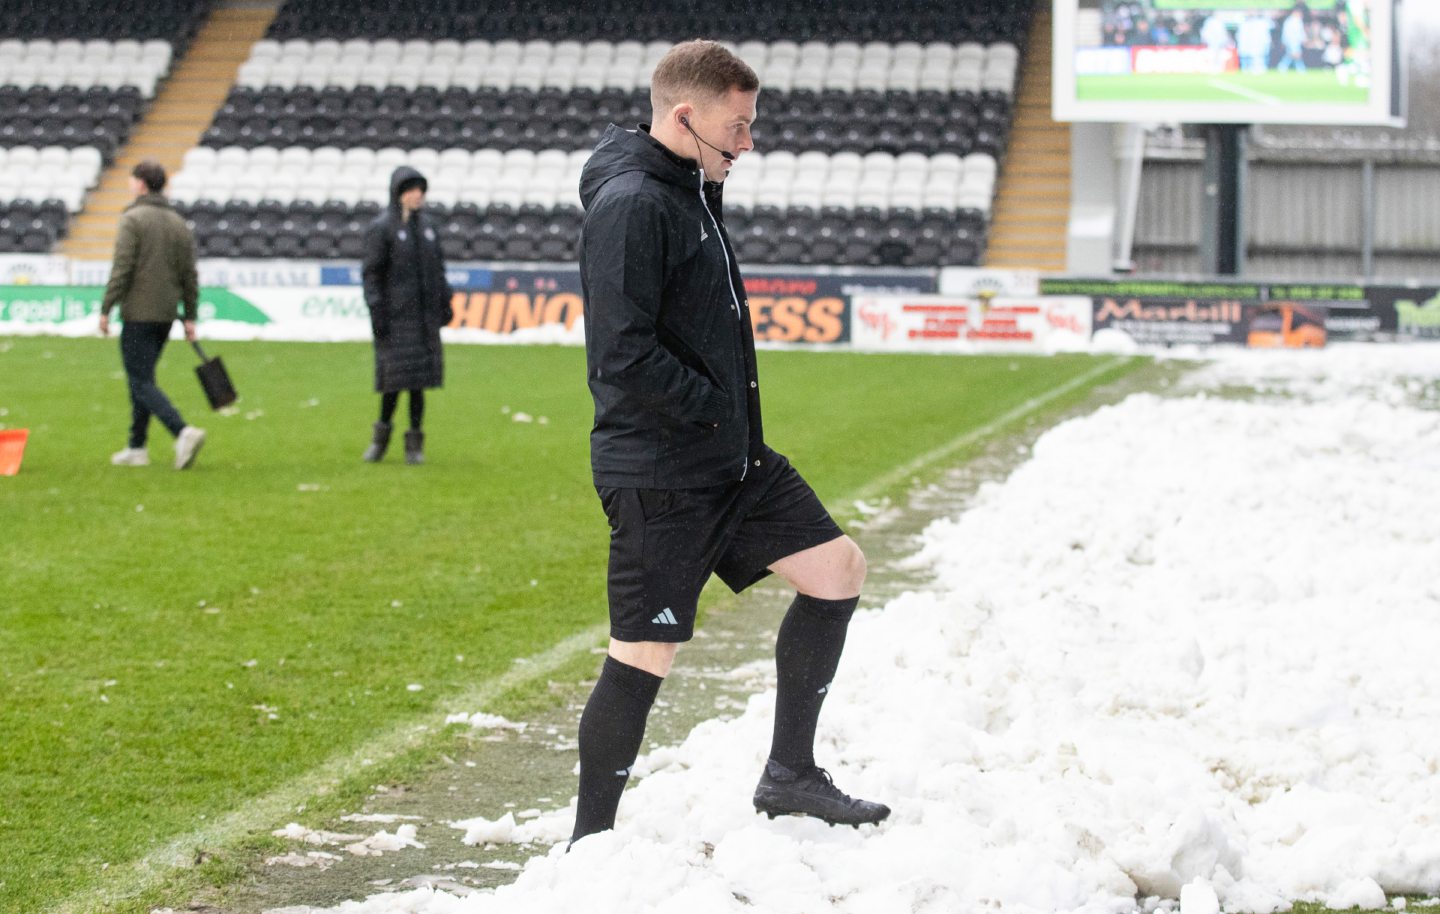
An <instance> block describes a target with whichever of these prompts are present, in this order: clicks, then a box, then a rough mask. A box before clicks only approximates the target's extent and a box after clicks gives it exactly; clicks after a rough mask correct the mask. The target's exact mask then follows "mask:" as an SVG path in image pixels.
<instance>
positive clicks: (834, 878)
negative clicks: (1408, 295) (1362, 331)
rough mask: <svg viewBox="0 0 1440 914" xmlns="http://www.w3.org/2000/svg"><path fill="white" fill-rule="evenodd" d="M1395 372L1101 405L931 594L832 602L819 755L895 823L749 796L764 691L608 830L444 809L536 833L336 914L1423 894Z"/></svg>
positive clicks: (1430, 495)
mask: <svg viewBox="0 0 1440 914" xmlns="http://www.w3.org/2000/svg"><path fill="white" fill-rule="evenodd" d="M1413 351H1414V350H1410V351H1409V352H1413ZM1409 352H1407V350H1406V349H1405V347H1399V348H1393V347H1391V348H1381V347H1376V348H1374V349H1366V348H1363V347H1350V348H1342V349H1338V350H1333V351H1330V352H1326V353H1323V354H1313V353H1311V354H1306V358H1293V357H1291V356H1289V355H1288V354H1281V355H1279V356H1278V357H1274V358H1267V359H1260V358H1258V357H1256V358H1252V356H1254V354H1246V355H1245V357H1240V358H1234V359H1227V360H1226V361H1224V362H1221V363H1219V364H1217V365H1215V366H1212V367H1211V368H1210V369H1208V370H1207V374H1206V383H1208V384H1212V385H1217V386H1224V385H1228V384H1241V383H1247V382H1248V381H1251V380H1254V379H1256V378H1259V377H1262V376H1263V377H1264V378H1267V379H1268V381H1269V382H1271V383H1272V386H1273V387H1274V388H1275V389H1279V388H1280V387H1285V388H1286V393H1287V396H1285V397H1283V398H1277V399H1265V400H1260V401H1243V400H1236V399H1228V398H1226V399H1222V398H1219V397H1216V396H1213V395H1212V396H1207V395H1204V394H1197V395H1192V396H1186V397H1181V398H1178V399H1162V398H1159V397H1155V396H1150V395H1137V396H1134V397H1131V398H1130V399H1128V400H1126V401H1125V402H1124V403H1122V404H1120V405H1118V406H1115V407H1110V408H1106V409H1103V410H1101V411H1099V412H1097V413H1096V414H1094V415H1092V416H1089V417H1086V418H1083V419H1078V420H1074V421H1071V422H1068V423H1065V424H1063V425H1061V426H1059V427H1057V428H1056V429H1054V430H1052V431H1051V432H1050V433H1048V434H1047V435H1045V436H1044V437H1043V438H1042V439H1041V440H1040V441H1039V442H1038V443H1037V445H1036V447H1035V449H1034V453H1033V456H1032V458H1031V459H1030V460H1029V461H1028V462H1027V463H1026V464H1024V465H1023V466H1021V467H1020V468H1019V469H1018V470H1017V471H1016V472H1015V473H1014V474H1013V475H1012V476H1011V477H1010V478H1009V479H1008V480H1006V481H1005V482H1004V483H1000V484H991V485H988V486H986V487H984V488H983V489H982V490H981V492H980V493H978V495H977V497H976V499H975V501H974V503H973V505H972V506H971V508H970V509H969V510H968V511H967V512H966V513H965V514H964V515H963V516H961V517H959V518H956V519H951V520H947V521H943V522H939V523H936V524H934V525H932V527H931V528H930V529H929V530H928V531H927V532H926V534H925V536H924V546H923V548H922V550H921V552H920V555H919V556H918V558H917V561H920V562H924V563H926V564H928V565H930V566H931V567H933V570H934V573H935V581H934V584H933V586H932V587H930V588H929V589H928V590H927V591H926V592H922V593H911V594H907V595H905V596H902V597H900V598H898V599H896V600H894V601H892V602H891V603H890V604H889V605H888V606H887V607H886V608H885V609H884V610H883V611H880V612H875V611H870V612H865V613H861V614H859V615H857V617H856V620H855V622H854V625H853V627H852V629H851V637H850V642H849V648H848V650H847V653H846V656H845V660H844V662H843V664H842V668H841V671H840V675H839V676H838V677H837V680H836V683H835V686H834V688H833V691H832V694H831V696H830V698H829V700H828V702H827V705H826V711H825V716H824V718H822V721H821V734H820V744H819V746H818V756H819V758H820V760H821V762H822V763H824V764H829V765H830V766H831V768H832V770H833V771H834V772H835V775H836V781H837V783H838V784H840V785H841V786H842V787H844V788H845V789H847V790H849V791H851V792H852V793H855V794H857V795H861V796H866V797H872V798H876V799H882V800H884V801H886V802H888V803H889V804H890V805H891V806H892V807H893V808H894V810H895V811H894V814H893V815H892V816H891V818H890V820H889V821H888V822H886V823H884V824H883V825H882V826H880V827H878V828H873V829H872V828H866V829H864V830H858V831H857V830H852V829H848V828H847V829H831V828H827V827H826V826H824V825H823V824H820V823H817V822H815V821H812V820H802V819H778V820H775V821H773V822H772V821H769V820H766V819H764V818H761V817H759V816H756V815H755V814H754V813H753V812H752V811H751V810H750V807H749V797H750V792H751V790H752V789H753V786H754V781H755V779H756V777H757V776H758V774H759V770H760V765H761V761H762V757H763V753H764V751H765V749H766V748H767V747H768V744H769V737H770V726H771V717H772V709H773V702H774V696H773V693H770V694H765V695H760V696H756V697H754V698H752V699H751V701H750V702H749V704H748V707H747V709H746V711H745V713H744V714H743V715H742V716H740V717H739V718H737V719H735V720H733V721H729V722H723V723H722V722H718V721H711V722H707V723H704V724H701V725H700V726H699V727H697V728H696V729H695V730H694V731H693V732H692V733H691V735H690V736H689V738H687V739H686V741H685V742H684V743H683V744H682V745H680V746H678V747H674V748H672V749H668V750H665V751H663V752H658V753H652V755H651V756H650V758H649V759H648V764H647V765H645V766H637V768H648V769H649V770H650V771H651V772H652V773H651V774H650V775H649V776H648V777H646V778H645V779H644V780H643V781H642V782H641V783H640V784H639V786H638V787H637V788H636V789H635V790H634V791H633V792H631V793H629V794H627V796H626V798H625V801H624V803H623V804H622V806H621V810H620V820H619V824H618V826H617V829H616V830H615V831H614V832H611V833H608V834H603V835H596V836H593V837H591V838H588V839H586V840H584V841H581V842H579V843H578V844H576V845H575V847H574V848H573V849H572V851H571V852H570V853H569V854H568V855H567V854H566V853H564V847H563V839H564V837H566V836H567V834H568V831H569V828H570V817H571V813H569V811H558V812H556V813H552V814H549V815H546V816H542V817H540V818H539V819H536V820H534V821H531V822H527V823H525V824H524V825H519V826H517V825H515V823H514V819H513V818H510V817H508V816H507V817H505V818H504V819H502V820H500V821H498V822H493V823H492V822H487V821H484V820H476V821H471V822H467V823H457V825H458V826H459V827H465V828H466V829H467V832H469V834H467V838H470V839H474V840H476V841H483V840H490V841H505V840H509V841H534V840H544V839H548V840H554V841H561V842H562V844H560V845H558V846H556V847H554V848H552V849H551V851H550V853H549V854H548V855H546V856H543V857H538V858H535V859H532V860H531V861H530V862H529V863H528V864H527V865H526V867H525V870H524V872H523V873H521V875H520V876H519V878H518V880H517V882H516V883H515V884H513V885H511V886H507V887H504V888H502V889H500V890H498V891H497V892H495V893H490V894H479V895H475V896H471V897H468V898H464V899H460V898H456V897H454V896H450V895H446V894H444V893H442V892H436V891H433V890H430V889H424V890H420V891H417V892H411V893H406V894H403V895H392V896H377V897H375V898H372V899H370V900H368V901H365V902H358V903H350V904H347V905H344V906H342V907H341V908H339V909H337V910H338V911H343V912H346V914H395V912H406V914H487V912H502V911H503V912H520V911H523V912H526V914H548V912H556V914H558V912H567V911H575V910H606V911H620V910H624V911H636V912H661V911H686V912H696V914H708V912H742V911H746V912H748V911H766V912H811V911H821V910H824V911H839V912H855V914H861V912H954V911H976V910H982V909H989V910H995V911H1001V912H1020V914H1030V912H1049V911H1081V912H1087V914H1099V912H1117V914H1118V912H1129V911H1132V910H1133V909H1134V908H1135V907H1136V906H1137V901H1138V903H1139V904H1140V905H1141V906H1142V907H1144V908H1145V909H1147V910H1153V909H1154V908H1155V907H1157V906H1158V905H1159V904H1160V902H1161V899H1168V900H1169V901H1167V902H1166V904H1167V906H1168V907H1173V906H1174V904H1175V901H1176V900H1178V901H1179V906H1180V908H1181V909H1182V911H1184V912H1186V914H1215V912H1216V911H1218V910H1220V909H1224V910H1228V911H1237V910H1253V911H1272V910H1281V909H1284V908H1285V907H1286V906H1287V904H1288V902H1289V901H1291V900H1299V899H1313V900H1318V901H1321V902H1324V903H1326V904H1328V905H1331V906H1335V907H1342V908H1343V907H1348V906H1351V905H1356V904H1359V905H1364V906H1366V907H1379V906H1382V905H1384V904H1385V900H1386V899H1385V895H1386V893H1387V892H1389V893H1399V892H1405V893H1417V894H1431V895H1433V894H1435V893H1436V892H1437V889H1440V812H1437V811H1440V778H1437V777H1436V773H1437V771H1440V664H1436V663H1435V662H1434V658H1435V656H1437V654H1440V624H1437V617H1440V575H1437V573H1436V572H1437V569H1440V412H1436V411H1432V410H1426V409H1421V408H1418V407H1417V406H1416V405H1415V402H1416V399H1417V398H1416V396H1415V394H1416V390H1422V391H1423V390H1426V389H1430V387H1431V386H1433V382H1434V380H1435V378H1436V376H1437V374H1440V351H1437V350H1426V355H1429V354H1430V353H1432V352H1433V353H1435V355H1434V356H1433V357H1432V358H1430V359H1428V360H1424V359H1418V358H1415V357H1412V355H1410V354H1409ZM1327 366H1333V368H1334V373H1333V374H1330V375H1328V376H1326V377H1322V378H1319V379H1318V380H1317V378H1315V377H1312V376H1313V375H1317V374H1319V375H1324V374H1325V369H1326V367H1327ZM1404 372H1411V373H1414V374H1417V375H1422V376H1423V377H1422V378H1421V380H1419V381H1418V382H1417V383H1419V384H1420V387H1419V388H1414V387H1412V386H1411V385H1412V382H1411V381H1410V380H1409V379H1399V380H1397V379H1396V374H1397V373H1404ZM1336 377H1339V378H1342V379H1343V378H1350V379H1351V380H1355V381H1360V380H1363V381H1364V384H1363V385H1360V386H1359V387H1358V388H1357V386H1356V385H1354V384H1346V383H1344V382H1343V380H1342V381H1337V380H1335V378H1336ZM1282 382H1283V384H1282ZM1357 389H1362V390H1363V394H1364V395H1363V396H1361V395H1355V393H1354V391H1355V390H1357ZM1297 394H1298V395H1297ZM1422 399H1423V398H1422Z"/></svg>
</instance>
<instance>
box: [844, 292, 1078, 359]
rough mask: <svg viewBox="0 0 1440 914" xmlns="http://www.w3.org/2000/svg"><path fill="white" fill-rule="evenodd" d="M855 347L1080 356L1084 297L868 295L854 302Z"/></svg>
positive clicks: (886, 349) (879, 349) (858, 297)
mask: <svg viewBox="0 0 1440 914" xmlns="http://www.w3.org/2000/svg"><path fill="white" fill-rule="evenodd" d="M854 308H855V321H854V325H853V331H852V341H853V343H854V346H855V348H856V349H860V350H869V351H885V352H954V353H987V352H1016V353H1037V354H1038V353H1046V352H1075V351H1083V350H1085V349H1087V348H1088V346H1089V343H1090V321H1091V303H1090V299H1088V298H1082V297H1044V296H1028V297H1020V298H1001V297H991V296H980V297H975V298H958V297H953V296H941V295H911V296H899V295H865V296H857V297H856V298H855V302H854Z"/></svg>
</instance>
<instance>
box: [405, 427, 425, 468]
mask: <svg viewBox="0 0 1440 914" xmlns="http://www.w3.org/2000/svg"><path fill="white" fill-rule="evenodd" d="M405 462H406V463H408V464H410V465H411V466H418V465H419V464H422V463H424V462H425V433H424V432H422V431H420V429H418V428H412V429H410V430H409V431H407V432H406V433H405Z"/></svg>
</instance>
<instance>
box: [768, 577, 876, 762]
mask: <svg viewBox="0 0 1440 914" xmlns="http://www.w3.org/2000/svg"><path fill="white" fill-rule="evenodd" d="M859 602H860V598H859V597H851V598H850V599H848V600H821V599H819V598H817V597H811V596H806V595H805V594H803V593H802V594H796V595H795V602H794V603H791V604H790V611H789V612H787V613H786V614H785V621H783V622H781V623H780V634H779V637H777V638H776V639H775V672H776V674H777V678H778V684H777V694H776V696H775V736H774V739H773V741H772V742H771V744H770V758H771V759H773V760H775V761H777V762H779V763H780V764H782V765H784V766H785V767H786V768H789V769H790V770H791V771H804V770H806V769H808V768H810V767H811V766H813V765H814V764H815V724H816V722H817V721H818V720H819V719H820V706H821V705H822V704H824V703H825V695H826V693H827V692H829V691H830V680H831V679H833V678H834V677H835V668H836V667H838V666H839V665H840V653H841V651H843V650H844V649H845V630H846V629H847V628H848V627H849V625H850V617H851V616H852V615H853V614H854V612H855V607H856V605H857V604H858V603H859Z"/></svg>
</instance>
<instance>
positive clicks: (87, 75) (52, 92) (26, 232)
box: [0, 0, 209, 253]
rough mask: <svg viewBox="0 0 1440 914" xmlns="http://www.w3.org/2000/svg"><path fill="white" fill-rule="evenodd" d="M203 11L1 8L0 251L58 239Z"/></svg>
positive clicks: (87, 3) (30, 248)
mask: <svg viewBox="0 0 1440 914" xmlns="http://www.w3.org/2000/svg"><path fill="white" fill-rule="evenodd" d="M208 8H209V3H206V2H200V3H197V2H194V0H146V2H144V3H139V2H134V0H65V2H59V3H56V2H48V0H46V2H41V0H0V23H3V25H0V251H21V252H26V253H41V252H45V251H49V250H51V249H52V248H53V247H54V245H55V244H56V242H58V241H59V239H60V238H62V237H64V235H65V234H66V232H67V230H68V226H69V224H70V217H71V216H72V215H73V214H74V213H76V212H78V211H79V210H80V209H81V207H82V206H83V205H84V201H85V195H86V192H87V191H88V190H89V189H90V188H91V187H93V186H94V185H95V183H96V181H97V179H98V178H99V176H100V172H101V167H102V165H103V164H104V163H106V162H109V161H112V160H113V159H114V157H115V155H116V153H117V152H118V150H119V149H120V147H121V146H123V145H124V143H125V141H126V139H127V138H128V137H129V136H130V133H131V131H132V129H133V127H134V126H135V124H136V122H137V121H138V120H139V119H140V118H141V117H142V116H143V114H144V112H145V109H146V106H147V105H148V103H149V100H150V99H151V98H153V97H154V95H155V90H156V86H157V84H158V83H159V82H160V81H161V80H163V79H164V78H165V76H166V75H167V74H168V73H169V71H170V66H171V63H172V61H173V60H175V58H176V57H177V56H178V55H179V54H180V53H182V52H183V51H184V49H185V47H186V46H187V45H188V43H189V42H190V40H191V39H192V37H193V36H194V34H195V31H196V30H197V29H198V28H199V26H200V23H201V22H202V21H203V20H204V17H205V15H206V12H207V10H208Z"/></svg>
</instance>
